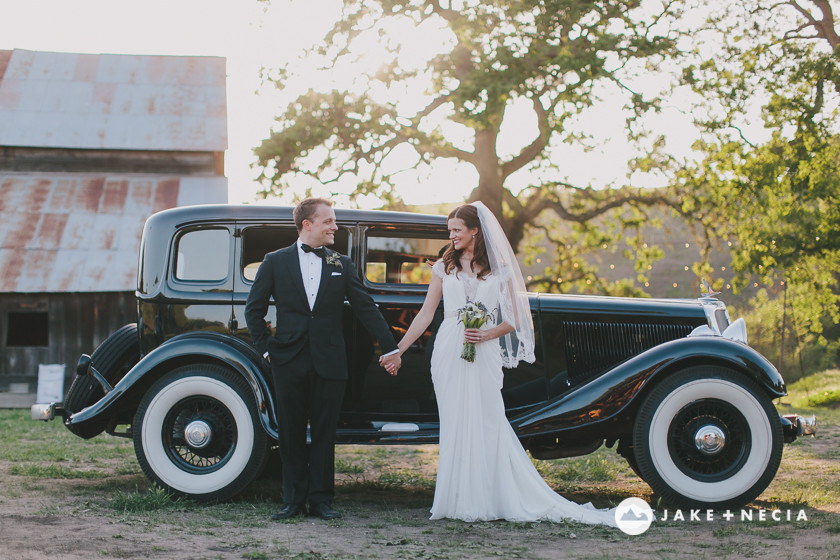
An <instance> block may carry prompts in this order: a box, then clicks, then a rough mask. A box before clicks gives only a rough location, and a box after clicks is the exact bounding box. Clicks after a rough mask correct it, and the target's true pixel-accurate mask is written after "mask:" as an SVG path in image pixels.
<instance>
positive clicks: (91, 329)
mask: <svg viewBox="0 0 840 560" xmlns="http://www.w3.org/2000/svg"><path fill="white" fill-rule="evenodd" d="M226 149H227V110H226V70H225V60H224V59H223V58H217V57H185V56H140V55H118V54H76V53H55V52H36V51H28V50H11V51H1V50H0V391H8V390H9V389H10V388H13V389H15V390H21V388H23V389H25V390H26V391H31V390H33V389H34V383H35V380H36V378H37V371H38V365H39V364H54V363H60V364H65V365H66V376H67V377H68V378H69V376H70V375H71V373H72V369H73V367H74V365H75V362H76V360H77V359H78V356H79V355H80V354H81V353H90V352H92V351H93V349H95V347H96V346H97V345H98V344H99V343H100V342H102V340H104V338H106V337H107V336H108V335H109V334H110V333H111V332H113V331H114V330H116V329H117V328H119V327H120V326H122V325H124V324H126V323H130V322H134V321H136V303H135V300H134V288H135V284H136V275H137V259H138V250H139V246H140V234H141V232H142V228H143V223H144V222H145V220H146V218H148V217H149V216H150V215H151V214H153V213H154V212H157V211H159V210H163V209H166V208H171V207H174V206H184V205H190V204H200V203H218V202H227V178H226V177H225V176H224V152H225V150H226Z"/></svg>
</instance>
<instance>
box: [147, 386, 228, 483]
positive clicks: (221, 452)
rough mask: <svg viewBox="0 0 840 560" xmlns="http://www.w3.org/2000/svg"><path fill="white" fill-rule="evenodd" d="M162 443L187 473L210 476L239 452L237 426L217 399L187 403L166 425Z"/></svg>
mask: <svg viewBox="0 0 840 560" xmlns="http://www.w3.org/2000/svg"><path fill="white" fill-rule="evenodd" d="M162 437H163V441H164V444H165V446H166V451H167V454H168V455H169V457H170V459H171V460H172V462H173V463H175V464H176V465H178V467H179V468H181V469H183V470H185V471H187V472H195V473H209V472H213V471H214V470H216V469H218V468H219V467H221V466H222V465H224V463H225V461H226V460H227V459H229V458H230V456H231V455H232V454H233V452H234V450H235V448H236V423H235V421H234V419H233V416H232V415H231V413H230V411H229V410H228V409H227V408H226V407H225V406H224V405H222V403H220V402H219V401H217V400H216V399H213V398H210V397H206V396H195V397H190V398H188V399H184V400H183V401H181V402H180V403H178V405H177V406H175V407H173V408H172V410H170V411H169V414H167V417H166V419H165V420H164V422H163V433H162Z"/></svg>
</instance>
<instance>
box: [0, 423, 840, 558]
mask: <svg viewBox="0 0 840 560" xmlns="http://www.w3.org/2000/svg"><path fill="white" fill-rule="evenodd" d="M832 442H833V444H834V445H836V443H837V441H836V439H835V438H830V440H829V441H825V440H823V441H820V442H819V443H818V444H817V445H820V446H826V445H831V444H832ZM352 447H353V446H350V447H349V448H348V447H345V448H339V459H342V457H346V462H348V463H349V462H352V461H356V462H357V463H359V461H358V457H359V456H360V455H358V454H359V453H361V454H364V453H368V451H366V450H369V449H371V448H362V450H361V451H360V450H359V449H353V448H352ZM354 453H355V454H356V455H352V454H354ZM376 453H377V455H378V456H379V457H380V458H381V457H385V460H386V461H388V469H387V470H388V472H390V473H392V475H394V474H397V475H398V476H392V477H391V479H390V480H391V482H389V479H387V478H383V476H382V472H381V470H379V471H376V469H377V467H369V468H366V469H365V470H364V471H363V472H358V471H357V472H352V473H351V474H341V475H339V480H338V489H337V491H338V497H337V501H336V507H337V508H338V509H340V510H341V511H342V512H343V513H344V517H343V518H342V519H340V520H338V521H331V522H325V521H322V520H319V519H314V518H299V519H298V520H295V521H291V522H272V521H271V520H270V519H269V516H270V514H271V512H272V511H276V510H277V509H278V506H279V500H278V499H277V498H278V493H279V488H278V483H277V482H276V481H274V480H270V479H264V480H260V481H258V482H257V483H255V484H254V485H252V486H253V487H252V488H249V490H248V491H246V493H245V494H244V495H242V496H241V497H239V498H237V499H236V500H234V501H232V502H229V503H226V504H216V505H198V504H192V503H180V504H173V505H165V506H163V507H161V508H159V509H156V508H152V509H151V511H139V512H137V511H134V512H129V511H119V509H118V508H115V507H114V505H113V498H114V496H115V495H118V496H119V495H121V496H135V497H137V496H142V495H144V494H146V493H147V492H148V484H147V483H146V482H145V478H143V476H142V474H140V473H139V470H138V471H134V472H131V471H132V468H133V467H131V466H128V467H126V466H125V465H120V464H117V462H122V463H125V458H121V459H113V460H110V461H114V464H113V465H110V466H111V467H113V469H114V471H115V472H117V473H119V472H120V470H122V471H129V472H128V473H127V474H115V475H114V476H113V477H108V478H107V479H104V480H103V479H102V478H92V479H90V480H87V479H79V478H60V477H54V478H53V477H38V476H35V477H33V476H20V475H19V474H13V473H12V472H11V470H12V463H11V462H3V461H0V481H2V489H0V515H1V519H2V521H0V558H2V559H10V560H12V559H14V560H30V559H31V560H36V559H38V560H41V559H43V558H50V559H54V560H65V559H66V560H70V559H79V558H105V559H110V558H144V559H157V558H161V559H164V558H165V559H170V558H190V559H202V558H206V559H234V558H237V559H238V558H251V559H260V558H283V559H307V560H315V559H345V558H346V559H358V558H406V559H448V558H465V559H483V558H534V559H550V558H551V559H553V558H640V559H641V558H645V559H648V558H651V557H653V558H693V559H703V558H709V559H719V558H766V557H771V556H772V557H773V558H774V559H785V558H790V559H796V560H804V559H808V560H812V559H817V558H840V516H838V513H840V503H827V504H821V505H819V506H818V507H813V506H810V505H807V504H806V505H802V506H800V505H791V504H790V503H787V504H778V505H777V504H775V503H774V502H773V501H767V500H762V499H760V500H759V501H757V502H756V503H755V504H753V506H752V509H751V510H750V511H752V512H753V515H754V519H755V520H754V521H752V522H750V521H744V520H741V519H739V517H740V515H741V512H740V511H738V512H735V514H736V517H735V518H734V519H730V520H726V519H724V517H723V514H722V513H721V512H718V513H715V514H713V516H714V520H712V521H708V520H706V517H705V515H706V514H705V512H703V514H702V515H701V516H700V519H696V520H691V519H690V512H688V511H685V512H683V515H684V516H685V520H684V521H683V520H673V515H674V512H670V513H669V515H670V517H669V520H668V521H665V522H661V521H657V522H656V523H654V525H653V526H652V527H651V528H650V529H649V530H648V531H647V532H646V533H644V534H642V535H638V536H629V535H625V534H624V533H622V532H621V531H619V530H616V529H611V528H605V527H590V526H584V525H580V524H576V523H566V524H552V523H508V522H484V523H472V524H470V523H463V522H459V521H448V520H444V521H430V520H429V519H428V510H429V507H430V505H431V501H432V493H433V490H432V488H431V484H430V481H431V480H433V475H434V464H435V460H436V448H435V447H434V446H426V447H424V448H420V449H416V450H415V453H413V454H407V453H405V451H398V450H395V449H393V448H387V449H382V448H377V450H376ZM354 458H355V459H354ZM793 460H797V458H796V453H794V456H793ZM360 464H363V462H362V463H360ZM783 464H784V460H783ZM101 466H102V465H99V467H101ZM106 466H107V465H106ZM807 468H809V469H810V468H818V469H820V468H822V469H823V470H825V469H831V470H832V471H833V472H836V468H837V467H836V465H835V464H831V463H829V462H826V463H824V464H819V463H813V462H809V463H808V465H807ZM374 471H376V472H374ZM803 474H807V473H796V472H788V471H783V472H780V474H779V476H778V477H777V479H776V480H775V481H774V482H773V484H772V485H771V487H770V488H769V489H768V491H767V492H766V493H765V495H763V496H762V498H764V497H765V496H770V497H772V496H773V495H774V488H776V487H777V485H778V487H783V485H785V484H793V483H795V481H796V479H797V477H798V476H800V475H803ZM412 476H413V477H416V484H414V483H413V482H412V479H411V477H412ZM372 480H375V481H376V482H375V483H370V481H372ZM834 483H835V484H836V483H837V482H836V478H835V482H834ZM645 492H648V493H647V494H645ZM564 494H567V497H569V498H570V499H575V500H576V501H586V500H589V499H591V500H592V501H593V502H594V503H595V505H597V506H599V507H603V506H607V505H610V504H609V503H608V502H604V500H605V499H608V500H609V501H612V502H613V504H614V503H615V500H616V499H618V500H620V499H622V497H630V496H639V497H642V498H643V499H645V500H648V501H652V500H654V499H655V498H654V497H652V496H651V495H650V494H649V489H647V486H645V485H644V483H642V482H641V481H639V480H638V479H635V480H634V479H632V478H631V477H624V476H622V477H619V479H618V480H614V481H608V482H603V483H598V484H589V485H582V486H580V487H579V488H577V489H576V490H571V491H569V492H568V493H567V492H564ZM771 499H772V498H771ZM761 508H765V509H766V511H767V513H766V516H767V521H764V522H759V521H758V516H759V515H760V513H759V511H760V509H761ZM775 508H779V511H780V514H779V515H780V516H781V519H780V520H778V521H776V520H773V519H772V518H771V514H770V513H769V512H770V511H771V510H773V509H775ZM785 510H788V511H791V514H792V516H793V517H792V519H791V520H788V519H786V517H787V513H786V511H785ZM800 511H801V512H804V515H805V516H807V520H802V519H800V520H798V521H797V520H796V517H797V516H801V515H802V513H800ZM657 515H658V516H660V517H661V516H662V515H664V511H662V510H658V511H657Z"/></svg>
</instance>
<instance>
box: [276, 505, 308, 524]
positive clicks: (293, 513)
mask: <svg viewBox="0 0 840 560" xmlns="http://www.w3.org/2000/svg"><path fill="white" fill-rule="evenodd" d="M298 515H306V508H305V507H304V506H302V505H298V504H286V505H284V506H283V508H282V509H281V510H280V511H278V512H277V513H272V514H271V519H273V520H274V521H283V520H284V519H291V518H293V517H297V516H298Z"/></svg>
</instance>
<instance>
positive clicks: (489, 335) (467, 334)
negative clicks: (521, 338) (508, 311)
mask: <svg viewBox="0 0 840 560" xmlns="http://www.w3.org/2000/svg"><path fill="white" fill-rule="evenodd" d="M515 330H516V329H515V328H513V325H511V324H510V323H502V324H500V325H496V326H495V327H493V328H492V329H486V330H485V329H464V340H466V341H467V342H472V343H473V344H478V343H479V342H487V341H488V340H493V339H494V338H499V337H500V336H505V335H506V334H507V333H509V332H513V331H515Z"/></svg>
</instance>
